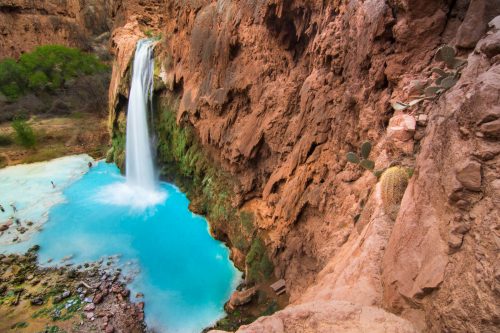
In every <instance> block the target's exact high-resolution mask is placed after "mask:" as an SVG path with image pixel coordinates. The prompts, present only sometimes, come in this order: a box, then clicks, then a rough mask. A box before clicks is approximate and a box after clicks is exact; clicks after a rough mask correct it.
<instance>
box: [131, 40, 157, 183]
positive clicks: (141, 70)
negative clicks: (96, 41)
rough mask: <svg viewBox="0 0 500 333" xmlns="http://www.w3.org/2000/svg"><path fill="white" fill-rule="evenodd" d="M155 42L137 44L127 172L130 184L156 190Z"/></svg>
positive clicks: (132, 87)
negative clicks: (152, 124)
mask: <svg viewBox="0 0 500 333" xmlns="http://www.w3.org/2000/svg"><path fill="white" fill-rule="evenodd" d="M152 55H153V43H152V41H151V40H148V39H143V40H140V41H139V42H138V43H137V48H136V51H135V58H134V67H133V70H132V85H131V88H130V96H129V101H128V114H127V143H126V144H127V146H126V159H127V160H126V175H127V183H128V185H129V186H133V187H140V188H142V189H144V190H149V191H154V189H155V174H154V168H153V157H152V154H151V145H150V139H149V130H148V120H147V116H148V105H149V102H150V99H151V98H150V96H151V94H152V89H153V70H154V59H153V57H152Z"/></svg>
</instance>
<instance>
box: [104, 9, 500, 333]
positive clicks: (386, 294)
mask: <svg viewBox="0 0 500 333" xmlns="http://www.w3.org/2000/svg"><path fill="white" fill-rule="evenodd" d="M495 3H496V2H495V1H481V0H478V1H474V0H472V1H456V2H437V1H431V0H428V1H398V2H393V1H384V0H372V1H364V2H360V1H350V2H348V3H345V2H341V1H332V2H328V3H324V2H323V1H298V0H297V1H292V0H291V1H284V0H273V1H254V2H244V1H232V2H229V1H190V2H187V1H174V2H168V3H167V2H164V3H162V2H161V1H158V2H154V6H155V7H154V8H159V9H160V11H158V12H157V13H155V12H154V10H153V9H151V8H152V7H149V8H150V9H144V8H141V6H139V5H138V2H137V1H133V0H130V1H125V2H124V3H123V8H122V9H121V11H122V14H120V15H122V17H124V18H125V21H126V24H125V23H124V24H123V25H122V27H123V28H119V29H118V30H115V35H114V38H113V43H114V44H113V45H114V49H115V51H116V52H117V54H118V55H119V56H118V58H117V64H116V65H115V72H114V73H115V74H114V76H115V78H114V80H116V81H115V82H116V84H114V85H112V87H111V90H110V100H111V101H113V102H112V103H113V104H112V113H111V114H112V120H114V119H113V114H114V110H115V107H116V106H117V105H119V101H120V100H123V99H126V97H127V96H126V95H127V93H126V91H125V90H123V89H120V82H122V81H123V80H124V79H126V78H125V72H126V67H127V66H128V62H129V61H130V55H131V54H132V51H133V44H134V43H133V42H131V41H132V40H133V39H134V38H140V37H141V35H140V34H139V33H138V34H136V35H134V36H131V35H130V34H131V33H124V34H123V33H122V32H124V31H125V30H123V29H127V28H126V27H127V24H128V27H131V26H133V25H137V26H138V27H139V28H137V29H135V30H137V31H143V30H141V29H140V28H141V27H142V26H146V27H148V26H149V27H150V28H151V29H155V31H160V32H162V34H163V36H164V38H162V39H161V42H159V44H158V45H157V48H156V50H157V55H158V59H159V60H160V62H161V64H159V67H160V69H161V70H160V71H161V73H160V74H159V77H161V79H162V80H163V81H164V87H163V88H162V89H166V90H167V91H169V92H170V93H172V94H174V95H175V96H176V97H177V98H178V100H179V103H178V109H177V121H178V124H179V125H181V126H183V125H189V126H192V127H193V128H194V130H195V132H196V136H197V137H198V138H199V140H200V142H201V144H202V146H203V147H204V149H205V150H206V151H208V152H210V155H211V157H212V158H213V159H214V160H215V161H217V163H218V165H220V167H221V168H223V169H224V170H225V171H226V172H228V173H229V174H230V175H232V176H234V178H235V179H237V180H238V182H237V185H236V186H235V188H234V192H235V197H234V198H232V200H233V204H234V206H235V207H238V208H241V207H251V210H252V211H253V212H254V213H255V216H256V224H257V229H258V231H259V232H260V233H261V234H264V235H265V236H266V237H265V243H266V247H267V248H268V249H269V250H270V253H271V254H272V260H273V262H274V265H275V270H274V273H275V275H276V277H277V278H284V279H285V280H286V281H287V286H286V287H287V291H288V292H289V293H290V296H291V301H292V304H291V305H289V307H288V308H287V309H285V310H283V311H280V312H278V313H276V314H275V315H273V316H271V317H268V318H262V319H259V320H258V321H257V322H255V323H254V324H252V325H250V326H247V327H243V328H241V329H240V330H239V332H322V331H325V332H331V331H335V330H351V331H367V330H368V331H378V330H379V331H384V330H385V331H391V330H392V331H394V332H398V331H401V332H406V331H408V332H409V331H413V330H423V331H436V332H438V331H439V332H441V331H450V332H462V331H470V332H480V331H481V332H493V331H495V330H496V327H497V326H498V321H499V318H498V313H499V308H498V302H497V301H496V298H497V297H498V295H497V293H498V282H499V281H498V272H497V271H496V270H495V267H496V266H498V262H497V261H498V260H497V254H496V251H497V249H498V239H499V235H498V228H499V224H498V222H499V221H498V220H499V218H498V216H499V212H498V199H497V198H498V192H499V186H498V182H499V172H498V170H499V157H498V155H499V153H500V146H499V144H498V126H497V122H498V119H499V118H500V115H499V110H500V109H499V101H498V94H499V92H500V86H499V82H500V80H499V79H500V77H499V58H498V51H497V49H498V45H497V44H498V40H497V39H498V38H497V34H498V29H497V28H496V27H495V23H494V22H497V21H498V19H497V20H496V21H495V20H493V23H492V24H490V28H488V22H489V20H491V19H492V18H494V17H495V16H496V15H498V14H499V13H498V11H499V10H500V6H495ZM123 13H128V14H123ZM130 13H133V14H134V15H131V14H130ZM120 29H122V30H120ZM488 29H490V30H489V31H488ZM129 31H132V30H129ZM132 34H133V33H132ZM478 41H479V42H478ZM445 43H447V44H451V45H455V46H457V48H458V50H459V52H460V53H459V56H460V57H463V58H467V60H468V64H467V66H466V67H465V68H464V69H462V70H461V71H462V75H461V78H460V80H459V81H458V83H457V84H456V85H455V86H454V87H452V88H451V89H450V90H448V91H446V92H445V93H444V94H443V95H442V96H439V97H437V98H436V99H435V100H432V101H424V102H422V103H419V104H417V105H416V106H414V107H413V108H411V109H409V110H406V111H404V112H403V113H402V114H401V113H394V110H393V109H392V108H391V105H390V103H391V102H394V101H403V102H404V101H408V100H410V99H411V98H413V97H414V96H415V92H416V91H417V90H418V89H416V88H415V81H416V80H419V81H424V82H430V81H431V79H433V78H434V77H433V76H432V74H431V72H430V70H431V68H432V67H436V66H440V63H438V62H437V61H436V60H435V59H434V54H435V52H436V50H437V48H438V47H439V46H440V45H442V44H445ZM474 49H475V52H472V51H474ZM124 50H127V51H124ZM120 54H122V55H124V56H120ZM391 119H392V121H391ZM416 120H417V121H416ZM387 127H389V130H388V129H387ZM160 140H161V138H160ZM365 140H370V141H372V142H374V143H375V146H374V149H373V152H372V154H371V156H372V157H371V158H373V159H374V160H375V162H376V168H377V169H383V168H386V167H389V166H391V165H398V164H401V165H404V166H407V167H409V168H411V169H413V170H414V173H413V177H412V178H411V180H410V183H409V186H408V188H407V190H406V192H405V195H404V197H403V201H402V203H401V207H400V210H399V214H398V216H397V218H396V220H395V221H391V220H390V219H388V217H387V215H385V214H384V213H383V211H382V210H381V206H382V204H381V201H380V198H379V197H380V196H379V194H378V190H377V187H376V186H375V184H376V183H377V179H376V178H375V177H374V176H373V175H371V174H370V173H369V172H363V170H361V169H360V168H358V167H357V166H356V165H352V164H348V163H347V161H346V159H345V154H346V153H347V152H348V151H356V149H357V147H359V146H360V144H361V142H363V141H365ZM219 232H224V230H222V231H220V230H219ZM365 310H366V311H367V313H368V312H369V313H373V314H374V316H375V317H377V318H380V321H376V320H374V317H370V316H368V318H370V319H369V320H366V318H365V317H363V316H358V315H357V314H359V313H365ZM344 311H345V312H344ZM389 312H391V313H392V314H390V313H389ZM355 314H356V315H355ZM393 314H395V315H398V316H400V318H398V317H394V315H393ZM401 317H402V318H404V319H402V318H401ZM365 325H372V326H365Z"/></svg>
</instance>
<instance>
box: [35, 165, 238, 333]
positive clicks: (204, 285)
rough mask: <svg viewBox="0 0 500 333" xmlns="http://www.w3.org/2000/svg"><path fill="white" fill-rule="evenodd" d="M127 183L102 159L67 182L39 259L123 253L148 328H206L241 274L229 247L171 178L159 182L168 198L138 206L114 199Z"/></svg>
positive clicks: (42, 237)
mask: <svg viewBox="0 0 500 333" xmlns="http://www.w3.org/2000/svg"><path fill="white" fill-rule="evenodd" d="M124 183H125V178H124V177H122V176H121V175H120V173H119V170H118V168H117V167H116V166H115V165H114V164H106V163H103V162H100V163H98V165H97V166H95V167H93V168H92V169H91V170H90V171H89V172H88V173H86V174H85V175H84V176H83V177H82V178H81V179H79V180H78V181H76V182H75V183H73V184H71V185H70V186H68V187H67V188H66V189H65V190H64V191H63V194H64V197H65V202H64V203H61V204H58V205H56V206H54V207H52V208H51V210H50V214H49V220H48V222H47V223H46V224H45V225H44V229H43V231H42V232H40V233H38V234H36V235H35V236H34V239H33V240H32V242H31V243H36V244H39V245H40V246H41V250H40V252H39V261H40V262H41V263H45V262H47V260H48V259H53V262H58V261H59V260H61V259H62V258H63V257H66V256H70V255H71V256H73V257H72V259H71V262H72V263H75V264H81V263H84V262H89V261H96V260H98V259H100V258H102V257H108V256H113V255H119V265H121V267H123V268H124V272H125V273H130V272H132V271H134V270H135V271H136V273H137V274H135V277H134V280H133V282H132V283H131V284H130V288H131V290H132V295H135V294H136V293H137V292H141V293H144V301H145V303H146V308H145V314H146V321H147V324H148V326H149V327H151V328H156V329H157V330H158V331H159V332H181V333H188V332H200V331H201V330H202V329H203V328H204V327H207V326H208V325H210V324H212V323H214V321H215V320H217V319H218V318H220V317H221V316H223V314H224V312H223V305H224V303H225V301H227V299H228V298H229V297H230V295H231V292H232V291H233V290H234V287H235V284H236V283H237V281H238V279H239V278H240V274H239V272H238V271H237V270H236V269H235V268H234V266H233V264H232V262H231V261H230V260H229V253H228V249H227V248H226V247H225V246H224V245H223V244H222V243H220V242H218V241H216V240H214V239H213V238H212V237H211V236H210V235H209V232H208V227H207V222H206V221H205V219H204V218H202V217H200V216H197V215H194V214H192V213H191V212H190V211H189V210H188V203H189V202H188V200H187V198H186V196H185V195H184V194H182V193H181V192H180V191H179V190H178V189H177V188H176V187H174V186H173V185H170V184H167V183H161V184H160V187H161V191H164V193H166V199H163V200H161V202H160V203H159V204H156V205H155V206H152V207H149V208H133V207H131V206H129V205H120V204H116V202H115V201H116V200H115V199H114V198H112V197H113V193H112V192H113V189H116V190H117V191H121V185H120V184H122V185H123V184H124ZM108 195H109V197H107V196H108ZM112 202H115V203H114V204H113V203H112ZM139 207H140V205H139ZM105 262H106V261H105Z"/></svg>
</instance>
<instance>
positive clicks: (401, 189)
mask: <svg viewBox="0 0 500 333" xmlns="http://www.w3.org/2000/svg"><path fill="white" fill-rule="evenodd" d="M409 178H410V176H409V172H408V169H406V168H404V167H400V166H395V167H391V168H389V169H387V170H386V171H385V172H384V173H383V174H382V177H381V184H380V185H381V191H382V203H383V207H384V211H385V212H386V214H388V215H389V216H390V217H391V219H393V220H395V219H396V217H397V215H398V212H399V207H400V205H401V200H402V199H403V195H404V193H405V190H406V187H407V186H408V181H409Z"/></svg>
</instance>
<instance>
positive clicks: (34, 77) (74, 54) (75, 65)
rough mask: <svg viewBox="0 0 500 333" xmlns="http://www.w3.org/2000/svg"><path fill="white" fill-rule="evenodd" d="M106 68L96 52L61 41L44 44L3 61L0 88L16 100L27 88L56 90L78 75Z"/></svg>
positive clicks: (93, 72)
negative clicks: (67, 44)
mask: <svg viewBox="0 0 500 333" xmlns="http://www.w3.org/2000/svg"><path fill="white" fill-rule="evenodd" d="M107 69H108V66H106V65H105V64H103V63H101V62H100V61H99V59H97V57H96V56H94V55H90V54H86V53H84V52H82V51H80V50H78V49H75V48H69V47H65V46H61V45H44V46H40V47H38V48H36V49H35V50H34V51H33V52H29V53H25V54H23V55H21V57H20V58H19V61H17V62H16V61H15V60H14V59H5V60H3V61H0V92H1V93H2V94H3V95H5V96H6V97H7V98H8V99H10V100H15V99H17V98H19V97H20V96H22V95H23V94H25V93H26V92H28V91H34V92H37V91H42V90H47V91H54V90H57V89H60V88H62V87H63V86H64V84H65V83H66V82H68V81H69V80H71V79H73V78H75V77H79V76H83V75H91V74H95V73H98V72H102V71H105V70H107Z"/></svg>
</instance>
